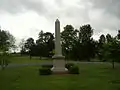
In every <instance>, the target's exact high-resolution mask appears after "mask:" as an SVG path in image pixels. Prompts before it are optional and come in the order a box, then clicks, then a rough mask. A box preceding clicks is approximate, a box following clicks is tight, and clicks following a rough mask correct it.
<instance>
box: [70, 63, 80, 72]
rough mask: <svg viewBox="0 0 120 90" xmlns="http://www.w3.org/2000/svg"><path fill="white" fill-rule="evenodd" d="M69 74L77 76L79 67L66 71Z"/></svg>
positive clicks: (75, 66)
mask: <svg viewBox="0 0 120 90" xmlns="http://www.w3.org/2000/svg"><path fill="white" fill-rule="evenodd" d="M68 71H69V73H70V74H79V67H78V66H77V65H74V66H72V67H70V68H69V69H68Z"/></svg>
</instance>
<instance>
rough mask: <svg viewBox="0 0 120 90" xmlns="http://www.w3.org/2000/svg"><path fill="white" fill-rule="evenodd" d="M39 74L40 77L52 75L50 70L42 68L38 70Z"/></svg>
mask: <svg viewBox="0 0 120 90" xmlns="http://www.w3.org/2000/svg"><path fill="white" fill-rule="evenodd" d="M39 74H40V75H51V74H52V71H51V68H45V67H44V68H43V67H42V68H40V69H39Z"/></svg>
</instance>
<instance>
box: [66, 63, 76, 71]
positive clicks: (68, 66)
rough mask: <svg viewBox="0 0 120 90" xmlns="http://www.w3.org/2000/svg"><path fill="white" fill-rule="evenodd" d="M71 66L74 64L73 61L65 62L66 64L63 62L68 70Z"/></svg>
mask: <svg viewBox="0 0 120 90" xmlns="http://www.w3.org/2000/svg"><path fill="white" fill-rule="evenodd" d="M72 66H74V64H73V63H67V64H65V67H66V68H67V69H68V70H69V69H70V67H72Z"/></svg>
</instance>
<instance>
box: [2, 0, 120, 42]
mask: <svg viewBox="0 0 120 90" xmlns="http://www.w3.org/2000/svg"><path fill="white" fill-rule="evenodd" d="M119 9H120V0H0V25H1V28H2V29H5V30H9V32H10V33H12V34H13V35H14V36H15V37H16V38H17V40H18V41H19V40H20V39H22V38H25V39H26V38H28V37H33V38H34V39H37V37H38V33H39V32H40V30H43V31H45V32H54V22H55V20H56V19H57V18H58V19H59V20H60V23H61V31H62V30H63V27H64V26H65V25H67V24H71V25H73V26H74V28H76V29H79V27H80V26H81V25H84V24H91V26H92V27H93V29H94V39H98V38H99V35H101V34H102V33H104V34H107V33H110V34H112V35H113V36H115V35H116V34H117V30H118V29H120V10H119Z"/></svg>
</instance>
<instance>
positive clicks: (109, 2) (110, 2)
mask: <svg viewBox="0 0 120 90" xmlns="http://www.w3.org/2000/svg"><path fill="white" fill-rule="evenodd" d="M83 1H87V2H90V3H92V5H93V8H99V9H103V10H104V12H105V13H109V14H111V15H114V16H115V17H118V18H120V10H119V9H120V0H83Z"/></svg>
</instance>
